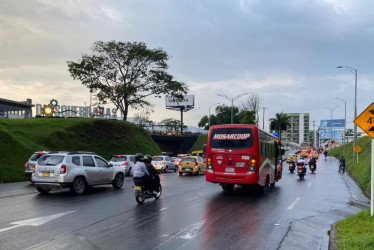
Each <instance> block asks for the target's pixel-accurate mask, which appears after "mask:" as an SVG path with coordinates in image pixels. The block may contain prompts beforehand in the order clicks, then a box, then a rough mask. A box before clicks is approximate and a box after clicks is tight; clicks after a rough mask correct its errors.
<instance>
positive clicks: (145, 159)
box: [144, 155, 152, 163]
mask: <svg viewBox="0 0 374 250" xmlns="http://www.w3.org/2000/svg"><path fill="white" fill-rule="evenodd" d="M151 161H152V156H151V155H145V156H144V162H147V163H151Z"/></svg>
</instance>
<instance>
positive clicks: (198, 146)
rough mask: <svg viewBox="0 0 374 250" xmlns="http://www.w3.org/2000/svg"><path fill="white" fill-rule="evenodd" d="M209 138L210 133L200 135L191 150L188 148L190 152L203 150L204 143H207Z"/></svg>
mask: <svg viewBox="0 0 374 250" xmlns="http://www.w3.org/2000/svg"><path fill="white" fill-rule="evenodd" d="M207 140H208V134H203V135H200V136H199V137H198V138H197V140H196V142H195V143H194V145H193V146H192V148H191V149H190V150H188V153H191V152H192V151H197V150H202V149H203V145H204V144H206V142H207Z"/></svg>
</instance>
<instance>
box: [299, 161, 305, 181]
mask: <svg viewBox="0 0 374 250" xmlns="http://www.w3.org/2000/svg"><path fill="white" fill-rule="evenodd" d="M305 172H306V171H305V166H304V163H303V162H298V163H297V175H298V176H299V178H300V180H304V176H305Z"/></svg>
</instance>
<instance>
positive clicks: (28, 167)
mask: <svg viewBox="0 0 374 250" xmlns="http://www.w3.org/2000/svg"><path fill="white" fill-rule="evenodd" d="M46 153H48V151H39V152H35V153H33V154H32V155H31V156H30V158H29V160H28V161H27V162H26V163H25V176H26V177H27V179H29V180H30V181H31V175H32V174H33V173H34V170H35V165H36V162H37V161H38V160H39V158H40V157H42V155H44V154H46Z"/></svg>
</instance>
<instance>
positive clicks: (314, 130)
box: [312, 121, 317, 148]
mask: <svg viewBox="0 0 374 250" xmlns="http://www.w3.org/2000/svg"><path fill="white" fill-rule="evenodd" d="M312 122H313V148H316V134H317V133H316V121H312Z"/></svg>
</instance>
